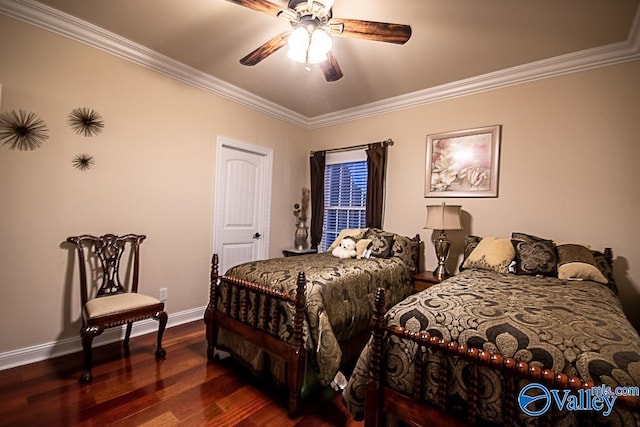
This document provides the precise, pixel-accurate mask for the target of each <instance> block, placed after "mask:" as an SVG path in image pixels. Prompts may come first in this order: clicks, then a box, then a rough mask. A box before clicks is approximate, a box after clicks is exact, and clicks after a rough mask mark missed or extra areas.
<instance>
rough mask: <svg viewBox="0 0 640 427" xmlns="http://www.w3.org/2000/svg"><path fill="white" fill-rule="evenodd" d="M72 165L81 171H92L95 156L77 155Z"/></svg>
mask: <svg viewBox="0 0 640 427" xmlns="http://www.w3.org/2000/svg"><path fill="white" fill-rule="evenodd" d="M71 163H72V164H73V167H74V168H77V169H80V170H81V171H86V170H88V169H91V167H92V166H93V165H94V164H95V161H94V160H93V156H91V155H89V154H87V153H83V154H76V155H75V156H74V157H73V160H72V161H71Z"/></svg>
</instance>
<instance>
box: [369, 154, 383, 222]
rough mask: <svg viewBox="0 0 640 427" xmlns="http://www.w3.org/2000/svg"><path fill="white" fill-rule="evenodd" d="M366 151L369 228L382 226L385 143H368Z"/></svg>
mask: <svg viewBox="0 0 640 427" xmlns="http://www.w3.org/2000/svg"><path fill="white" fill-rule="evenodd" d="M366 153H367V204H366V206H367V213H366V225H367V227H369V228H380V229H381V228H382V214H383V209H384V181H385V169H386V164H387V144H385V143H376V144H369V148H368V149H367V150H366Z"/></svg>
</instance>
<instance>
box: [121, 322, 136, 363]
mask: <svg viewBox="0 0 640 427" xmlns="http://www.w3.org/2000/svg"><path fill="white" fill-rule="evenodd" d="M132 327H133V322H129V323H127V332H125V334H124V342H123V343H122V348H123V350H124V355H125V357H129V338H130V337H131V328H132Z"/></svg>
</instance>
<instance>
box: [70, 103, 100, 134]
mask: <svg viewBox="0 0 640 427" xmlns="http://www.w3.org/2000/svg"><path fill="white" fill-rule="evenodd" d="M67 122H68V123H69V126H70V127H71V129H73V131H74V132H75V133H77V134H78V135H84V136H87V137H92V136H95V135H97V134H99V133H100V132H102V130H103V129H104V121H103V120H102V116H101V115H100V113H98V112H97V111H95V110H93V109H91V108H85V107H82V108H76V109H74V110H73V111H72V112H70V113H69V117H68V118H67Z"/></svg>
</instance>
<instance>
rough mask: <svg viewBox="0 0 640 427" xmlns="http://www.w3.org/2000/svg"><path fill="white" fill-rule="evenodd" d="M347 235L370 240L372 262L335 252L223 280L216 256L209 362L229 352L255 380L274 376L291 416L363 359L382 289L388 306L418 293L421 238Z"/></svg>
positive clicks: (256, 265) (244, 268)
mask: <svg viewBox="0 0 640 427" xmlns="http://www.w3.org/2000/svg"><path fill="white" fill-rule="evenodd" d="M347 236H348V237H353V238H354V239H357V240H359V241H360V240H362V241H363V242H365V243H367V242H368V243H369V245H368V246H369V249H370V250H371V252H372V256H371V257H370V258H360V259H356V258H354V259H340V258H336V257H334V256H332V254H331V253H330V251H329V252H326V253H320V254H311V255H302V256H296V257H285V258H274V259H268V260H262V261H256V262H249V263H245V264H241V265H239V266H236V267H233V268H231V269H229V271H228V272H226V274H225V275H224V276H221V275H220V274H219V272H218V267H217V256H215V255H214V257H213V260H212V270H211V287H210V298H209V305H208V307H207V310H206V312H205V323H206V326H207V332H206V334H207V340H208V348H207V353H208V357H209V358H210V359H213V358H214V355H215V350H216V349H222V350H225V351H228V352H230V353H231V354H232V355H233V356H235V358H236V359H238V360H240V361H241V362H242V363H244V364H245V365H247V366H248V368H250V369H251V370H252V371H253V372H254V373H255V374H257V375H269V376H271V377H273V379H274V380H275V382H276V383H280V384H282V385H284V386H286V387H287V388H288V389H289V412H290V414H292V415H293V414H295V412H296V410H297V408H298V403H299V400H300V398H301V396H302V393H303V391H304V390H306V389H307V388H311V386H312V385H313V384H315V383H319V384H320V385H322V386H328V385H330V384H331V382H332V381H333V380H334V378H335V377H336V374H337V373H338V372H339V370H340V368H341V366H344V365H345V364H348V363H349V362H353V361H354V360H355V358H357V356H358V355H359V354H360V352H361V350H362V348H363V347H364V345H365V344H366V342H367V340H368V339H369V336H370V325H371V319H372V315H373V302H374V298H375V292H376V290H377V289H378V288H383V289H385V290H386V291H387V307H391V306H392V305H393V304H395V303H397V302H400V301H401V300H402V299H404V298H405V297H407V296H408V295H409V294H410V293H411V292H412V290H413V284H412V275H413V274H414V273H415V272H416V271H417V265H418V256H419V249H420V241H419V237H417V236H416V237H414V238H408V237H404V236H400V235H397V234H394V233H388V232H385V231H382V230H377V229H370V230H366V229H357V230H346V231H343V233H341V236H339V238H338V239H336V243H339V241H340V240H341V239H342V238H344V237H347ZM363 249H364V248H363ZM360 252H361V253H362V252H363V251H360Z"/></svg>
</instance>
